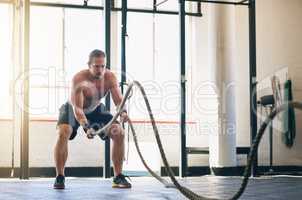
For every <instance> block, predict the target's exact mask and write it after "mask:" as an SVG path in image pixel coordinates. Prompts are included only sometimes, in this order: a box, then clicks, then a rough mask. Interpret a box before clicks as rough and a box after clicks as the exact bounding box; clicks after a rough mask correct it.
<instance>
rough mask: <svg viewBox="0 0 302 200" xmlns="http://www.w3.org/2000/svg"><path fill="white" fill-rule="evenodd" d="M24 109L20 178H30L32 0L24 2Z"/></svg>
mask: <svg viewBox="0 0 302 200" xmlns="http://www.w3.org/2000/svg"><path fill="white" fill-rule="evenodd" d="M22 10H23V70H22V71H23V77H24V78H23V87H22V89H23V110H22V117H21V118H22V126H21V127H22V130H21V138H20V139H21V141H20V143H21V152H20V153H21V159H20V179H28V178H29V161H28V160H29V110H28V109H29V77H28V76H27V73H28V72H29V58H30V57H29V33H30V32H29V28H30V25H29V23H30V21H29V20H30V0H24V3H23V9H22Z"/></svg>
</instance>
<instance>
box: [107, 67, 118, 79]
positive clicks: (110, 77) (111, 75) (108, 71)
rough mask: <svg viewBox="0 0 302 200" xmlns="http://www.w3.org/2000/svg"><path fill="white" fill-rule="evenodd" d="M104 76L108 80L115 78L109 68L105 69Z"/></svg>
mask: <svg viewBox="0 0 302 200" xmlns="http://www.w3.org/2000/svg"><path fill="white" fill-rule="evenodd" d="M104 76H105V79H108V80H112V79H114V78H116V77H115V74H114V73H113V72H112V71H111V70H109V69H107V70H106V72H105V75H104Z"/></svg>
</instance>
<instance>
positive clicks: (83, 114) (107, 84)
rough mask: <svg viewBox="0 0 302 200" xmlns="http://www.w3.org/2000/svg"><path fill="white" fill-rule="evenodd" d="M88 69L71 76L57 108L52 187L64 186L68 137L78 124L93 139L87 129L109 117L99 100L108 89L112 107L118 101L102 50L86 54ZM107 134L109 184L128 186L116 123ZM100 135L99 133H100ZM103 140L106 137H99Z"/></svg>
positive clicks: (124, 118) (124, 114)
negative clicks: (66, 97)
mask: <svg viewBox="0 0 302 200" xmlns="http://www.w3.org/2000/svg"><path fill="white" fill-rule="evenodd" d="M88 66H89V68H88V69H84V70H82V71H80V72H78V73H77V74H75V75H74V77H73V79H72V89H71V99H70V101H68V102H66V103H65V104H63V105H62V106H61V107H60V112H59V113H60V114H59V119H58V122H57V131H58V139H57V143H56V145H55V150H54V158H55V164H56V180H55V183H54V188H55V189H64V188H65V174H64V168H65V163H66V160H67V155H68V140H72V139H74V137H75V136H76V135H77V130H78V128H79V126H82V128H83V130H84V131H85V133H86V134H87V137H88V138H90V139H91V138H93V137H92V136H91V134H90V133H91V132H92V131H95V130H97V129H99V128H101V127H103V126H104V125H105V124H107V123H108V122H109V121H110V120H111V119H112V117H113V116H112V115H111V114H110V113H109V112H108V111H106V110H105V106H104V105H103V104H102V103H100V100H101V98H102V97H104V96H105V95H106V94H107V92H111V96H112V99H113V101H114V104H115V105H116V106H119V105H120V103H121V101H122V94H121V92H120V90H119V87H118V83H117V79H116V77H115V75H114V73H113V72H111V71H110V70H108V69H106V67H105V53H104V52H103V51H100V50H93V51H92V52H91V53H90V55H89V61H88ZM120 119H121V121H122V122H127V121H128V116H127V112H126V110H123V112H122V113H121V116H120ZM107 133H108V136H109V137H110V138H111V139H112V143H113V145H112V158H111V159H112V161H113V167H114V178H113V184H112V187H115V188H130V187H131V184H130V183H129V182H128V181H127V179H126V176H125V175H123V174H122V166H123V159H124V131H123V128H122V127H121V125H120V124H119V122H115V123H113V124H112V125H111V127H109V129H108V132H107ZM100 137H101V136H100ZM101 139H103V140H106V139H109V138H108V137H101Z"/></svg>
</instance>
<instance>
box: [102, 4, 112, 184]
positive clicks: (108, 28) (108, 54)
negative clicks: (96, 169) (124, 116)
mask: <svg viewBox="0 0 302 200" xmlns="http://www.w3.org/2000/svg"><path fill="white" fill-rule="evenodd" d="M104 12H105V13H104V15H105V52H106V58H107V59H106V61H107V68H108V69H110V66H111V0H105V5H104ZM106 109H107V110H110V95H107V96H106ZM103 177H104V178H110V177H111V167H110V139H109V140H105V151H104V168H103Z"/></svg>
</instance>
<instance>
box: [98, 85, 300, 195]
mask: <svg viewBox="0 0 302 200" xmlns="http://www.w3.org/2000/svg"><path fill="white" fill-rule="evenodd" d="M134 85H135V86H137V87H138V88H139V89H140V92H141V94H142V96H143V98H144V101H145V104H146V107H147V110H148V113H149V117H150V120H151V123H152V127H153V131H154V134H155V138H156V142H157V145H158V148H159V151H160V154H161V157H162V160H163V163H164V166H165V168H166V170H167V172H168V175H169V177H170V179H171V181H172V183H173V184H174V186H175V187H176V188H177V189H178V190H179V191H180V192H181V193H182V194H183V195H184V196H186V197H187V198H188V199H191V200H219V199H214V198H207V197H203V196H200V195H198V194H196V193H194V192H193V191H191V190H190V189H188V188H187V187H184V186H182V185H180V184H179V183H178V181H177V180H176V178H175V176H174V173H173V171H172V169H171V167H170V165H169V163H168V160H167V158H166V155H165V152H164V149H163V146H162V143H161V140H160V136H159V133H158V129H157V126H156V123H155V120H154V117H153V114H152V110H151V107H150V104H149V101H148V98H147V95H146V93H145V90H144V88H143V87H142V85H141V84H140V83H139V82H138V81H133V82H132V83H131V84H129V87H128V89H127V91H126V93H125V95H124V98H123V100H122V103H121V104H120V105H119V108H118V111H117V113H116V114H115V115H114V116H113V118H112V120H111V121H110V122H109V123H108V124H106V125H105V126H104V127H103V128H102V129H100V130H98V131H95V132H94V133H93V135H98V134H102V132H104V131H106V130H108V128H109V127H110V125H111V124H112V123H113V122H115V120H116V119H117V118H118V117H119V115H120V114H121V112H122V110H123V109H122V108H123V107H124V105H125V102H126V100H127V97H128V96H129V94H130V91H131V90H132V88H133V86H134ZM289 107H290V108H298V109H300V110H302V103H299V102H288V103H285V104H283V105H281V106H279V107H277V108H275V109H274V110H273V111H272V112H271V113H270V114H269V116H267V118H266V119H265V121H264V122H263V123H262V124H261V126H260V129H259V131H258V133H257V135H256V137H255V139H254V141H253V143H252V145H251V149H250V152H249V155H248V160H247V166H246V167H245V170H244V177H243V180H242V184H241V186H240V188H239V190H238V191H237V192H236V193H235V194H234V196H233V197H231V198H229V199H230V200H236V199H239V197H240V196H241V195H242V194H243V192H244V190H245V188H246V186H247V184H248V180H249V174H250V171H251V166H252V161H253V160H254V159H255V154H256V152H257V150H258V146H259V143H260V141H261V138H262V136H263V135H264V133H265V129H266V128H267V125H268V124H269V123H270V122H271V121H272V120H273V119H274V118H275V116H276V115H277V114H278V113H280V112H281V111H284V110H286V109H288V108H289ZM129 125H130V128H131V131H132V134H133V138H134V142H135V146H136V149H137V152H138V154H139V156H140V159H141V160H142V162H143V164H144V166H145V167H146V169H147V170H148V172H149V173H150V174H151V175H152V176H154V177H155V178H156V179H157V180H159V181H160V182H161V183H163V184H164V185H165V186H166V187H171V184H170V183H169V182H167V181H166V180H165V179H163V178H161V177H160V176H158V175H157V174H156V173H155V172H153V171H152V170H151V169H150V167H148V165H147V163H146V161H145V160H144V158H143V156H142V154H141V151H140V148H139V145H138V141H137V136H136V132H135V130H134V128H133V125H132V123H131V120H129Z"/></svg>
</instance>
